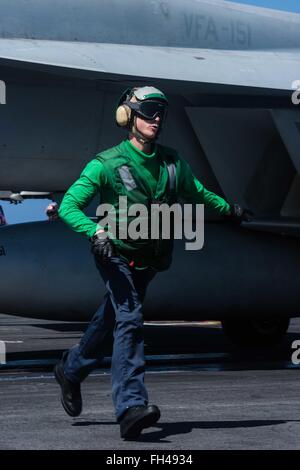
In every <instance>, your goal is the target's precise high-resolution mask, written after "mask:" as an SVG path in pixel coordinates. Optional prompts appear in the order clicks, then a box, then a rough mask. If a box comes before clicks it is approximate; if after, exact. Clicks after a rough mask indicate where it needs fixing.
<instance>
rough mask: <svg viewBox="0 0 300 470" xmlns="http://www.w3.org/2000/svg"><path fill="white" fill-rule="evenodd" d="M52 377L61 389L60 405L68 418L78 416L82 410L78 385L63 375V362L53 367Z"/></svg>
mask: <svg viewBox="0 0 300 470" xmlns="http://www.w3.org/2000/svg"><path fill="white" fill-rule="evenodd" d="M54 376H55V378H56V380H57V382H58V383H59V385H60V387H61V403H62V406H63V407H64V409H65V411H66V413H68V415H70V416H73V417H74V416H79V415H80V413H81V410H82V398H81V393H80V383H74V382H71V381H70V380H68V379H67V377H66V376H65V374H64V368H63V362H62V361H60V362H59V363H58V364H56V366H55V367H54Z"/></svg>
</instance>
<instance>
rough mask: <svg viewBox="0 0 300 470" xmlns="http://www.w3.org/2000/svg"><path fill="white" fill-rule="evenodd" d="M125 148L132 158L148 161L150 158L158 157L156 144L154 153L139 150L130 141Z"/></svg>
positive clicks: (127, 141)
mask: <svg viewBox="0 0 300 470" xmlns="http://www.w3.org/2000/svg"><path fill="white" fill-rule="evenodd" d="M125 146H126V149H127V151H128V153H129V154H130V156H132V157H137V158H140V159H141V158H142V159H143V160H145V159H148V158H153V157H155V156H156V155H157V146H156V144H154V151H153V152H152V153H145V152H142V151H141V150H139V149H138V148H137V147H135V146H134V145H133V144H132V143H131V142H130V140H125Z"/></svg>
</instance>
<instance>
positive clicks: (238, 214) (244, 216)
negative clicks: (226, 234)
mask: <svg viewBox="0 0 300 470" xmlns="http://www.w3.org/2000/svg"><path fill="white" fill-rule="evenodd" d="M229 215H230V217H231V218H232V220H234V221H236V222H250V221H251V220H252V217H253V216H254V214H253V212H251V211H250V210H248V209H244V208H243V207H242V206H240V205H239V204H232V205H231V206H230V214H229Z"/></svg>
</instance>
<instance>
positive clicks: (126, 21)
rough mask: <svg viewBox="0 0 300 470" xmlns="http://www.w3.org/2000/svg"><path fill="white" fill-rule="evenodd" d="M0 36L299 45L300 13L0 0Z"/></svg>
mask: <svg viewBox="0 0 300 470" xmlns="http://www.w3.org/2000/svg"><path fill="white" fill-rule="evenodd" d="M0 38H24V39H44V40H56V41H79V42H95V43H113V44H135V45H142V46H160V47H186V48H195V49H196V48H204V49H205V48H208V49H222V50H260V49H265V50H266V49H269V50H272V49H294V48H296V49H299V44H300V15H297V14H292V13H285V12H277V11H273V10H267V9H262V8H257V7H252V6H245V5H239V4H235V3H230V2H227V1H221V0H52V1H51V2H50V1H49V2H46V1H40V0H27V1H26V2H24V1H20V0H2V1H1V16H0Z"/></svg>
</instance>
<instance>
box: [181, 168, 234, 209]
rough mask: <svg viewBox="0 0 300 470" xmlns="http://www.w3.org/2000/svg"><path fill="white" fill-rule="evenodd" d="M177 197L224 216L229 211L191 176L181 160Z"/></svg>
mask: <svg viewBox="0 0 300 470" xmlns="http://www.w3.org/2000/svg"><path fill="white" fill-rule="evenodd" d="M180 167H181V168H180V179H179V195H180V196H181V197H182V198H183V199H184V200H185V201H186V202H189V203H193V204H204V205H205V206H206V207H208V208H209V209H212V210H213V211H214V212H216V213H218V214H221V215H224V214H227V213H228V212H229V211H230V205H229V204H228V202H226V201H225V199H223V198H222V197H220V196H217V194H215V193H213V192H211V191H208V190H207V189H206V188H205V187H204V186H203V184H202V183H200V181H199V180H198V179H197V178H196V177H195V176H194V175H193V173H192V171H191V168H190V166H189V165H188V163H187V162H186V161H185V160H182V159H181V165H180Z"/></svg>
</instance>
